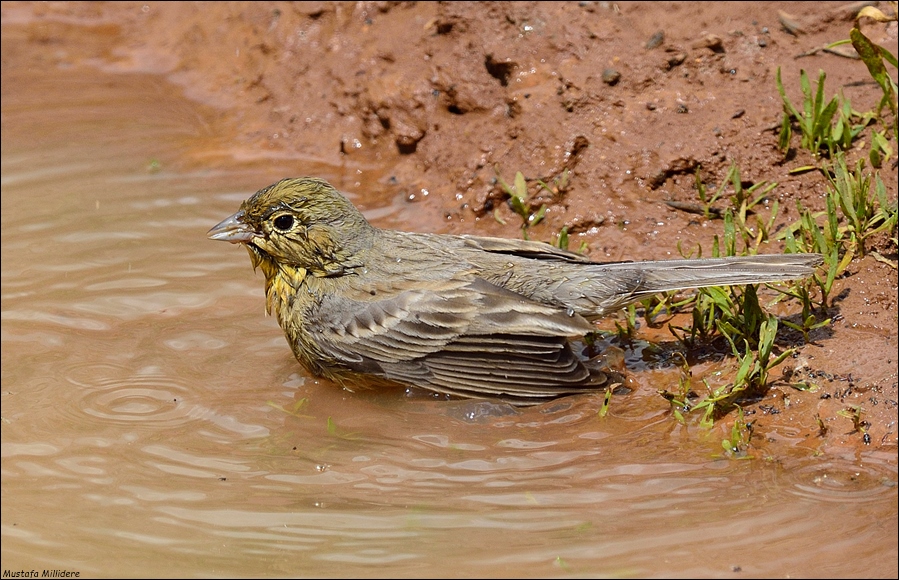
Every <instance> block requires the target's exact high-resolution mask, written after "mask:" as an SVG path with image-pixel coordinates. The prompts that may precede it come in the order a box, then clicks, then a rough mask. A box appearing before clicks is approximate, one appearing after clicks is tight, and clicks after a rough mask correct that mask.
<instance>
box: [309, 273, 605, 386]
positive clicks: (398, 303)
mask: <svg viewBox="0 0 899 580" xmlns="http://www.w3.org/2000/svg"><path fill="white" fill-rule="evenodd" d="M361 298H362V297H361V296H360V299H359V300H354V299H348V298H346V297H345V296H344V297H337V296H335V295H332V296H331V297H329V298H326V300H330V302H331V303H330V304H324V305H323V308H322V309H321V310H320V312H327V313H329V315H328V317H327V318H324V317H322V316H321V315H319V316H318V317H317V320H315V321H314V324H313V332H315V333H317V335H318V337H317V338H318V339H319V341H318V346H319V348H320V349H321V350H322V352H323V353H324V354H325V355H326V356H328V357H330V358H332V359H333V360H334V361H336V362H337V363H338V364H339V365H341V366H343V367H345V368H347V369H349V370H350V371H354V372H358V373H370V374H374V375H377V376H380V377H383V378H386V379H388V380H391V381H397V382H401V383H406V384H412V385H418V386H421V387H424V388H429V389H431V390H434V391H439V392H445V393H450V394H456V395H461V396H468V397H471V396H478V395H492V396H500V397H506V398H507V399H510V400H513V399H522V400H523V401H525V402H526V401H529V400H534V399H536V400H539V399H541V398H546V397H557V396H559V395H560V394H563V393H565V392H577V391H578V390H582V389H583V388H584V387H585V386H586V385H588V384H589V383H590V380H591V375H590V371H589V370H588V369H587V368H586V367H585V366H584V365H583V364H582V362H581V361H580V360H579V359H578V357H577V356H576V355H575V354H574V352H573V351H572V350H571V347H570V345H569V344H568V339H569V338H570V337H575V336H582V335H584V334H585V333H587V332H590V331H591V330H592V329H593V326H592V325H590V323H588V322H587V321H586V320H584V319H583V318H581V317H580V316H577V315H575V314H570V313H568V312H566V311H564V310H562V309H557V308H553V307H550V306H545V305H542V304H539V303H537V302H534V301H531V300H528V299H526V298H524V297H522V296H520V295H518V294H515V293H514V292H510V291H508V290H505V289H502V288H499V287H497V286H495V285H493V284H490V283H488V282H486V281H484V280H481V279H475V280H473V281H472V280H462V279H451V280H448V281H445V282H441V283H440V287H439V288H437V287H435V286H434V283H433V282H432V283H430V284H429V285H428V286H422V287H411V288H406V289H403V290H401V291H399V292H396V293H394V294H392V295H389V296H381V295H380V294H378V299H376V300H369V299H361ZM518 402H522V401H518Z"/></svg>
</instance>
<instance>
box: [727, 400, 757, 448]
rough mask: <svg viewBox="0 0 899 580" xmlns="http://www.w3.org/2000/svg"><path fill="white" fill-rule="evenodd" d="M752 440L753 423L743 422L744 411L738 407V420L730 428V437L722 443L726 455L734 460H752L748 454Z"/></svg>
mask: <svg viewBox="0 0 899 580" xmlns="http://www.w3.org/2000/svg"><path fill="white" fill-rule="evenodd" d="M751 439H752V423H751V422H749V423H747V422H746V421H744V420H743V409H741V408H740V407H737V418H736V419H734V424H733V425H732V426H731V428H730V437H728V438H726V439H723V440H722V441H721V446H722V447H723V448H724V454H725V455H727V456H728V457H731V458H733V459H750V458H751V457H750V455H749V454H748V453H747V448H748V447H749V441H750V440H751Z"/></svg>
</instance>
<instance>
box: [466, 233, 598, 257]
mask: <svg viewBox="0 0 899 580" xmlns="http://www.w3.org/2000/svg"><path fill="white" fill-rule="evenodd" d="M458 237H459V238H461V239H463V240H464V242H463V243H464V244H465V246H466V247H469V248H474V249H477V250H484V251H485V252H490V253H492V254H510V255H514V256H521V257H522V258H532V259H536V260H555V261H563V262H579V263H589V262H590V258H588V257H587V256H582V255H581V254H575V253H574V252H569V251H568V250H563V249H561V248H557V247H555V246H551V245H549V244H547V243H545V242H532V241H528V240H512V239H506V238H491V237H486V236H467V235H465V236H458Z"/></svg>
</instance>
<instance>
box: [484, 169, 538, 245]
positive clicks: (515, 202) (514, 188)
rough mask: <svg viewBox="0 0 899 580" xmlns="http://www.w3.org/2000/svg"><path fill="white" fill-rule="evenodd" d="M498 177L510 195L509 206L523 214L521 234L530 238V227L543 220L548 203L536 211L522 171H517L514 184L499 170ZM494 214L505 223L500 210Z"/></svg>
mask: <svg viewBox="0 0 899 580" xmlns="http://www.w3.org/2000/svg"><path fill="white" fill-rule="evenodd" d="M496 178H497V180H499V183H500V185H501V186H502V188H503V190H504V191H505V192H506V193H507V194H508V195H509V207H511V208H512V211H514V212H515V213H517V214H518V215H519V216H521V219H522V225H521V235H522V236H523V237H524V239H528V228H529V227H531V226H534V225H537V224H538V223H540V221H541V220H543V217H544V216H545V215H546V204H545V203H544V204H541V205H540V208H539V209H537V210H536V211H535V210H534V209H533V207H532V205H531V203H530V195H529V194H528V184H527V181H526V180H525V178H524V174H523V173H521V172H520V171H518V172H517V173H515V180H514V181H513V185H509V184H508V183H506V181H505V180H504V179H503V178H502V177H501V176H500V175H499V172H497V174H496ZM493 215H494V217H495V218H496V221H498V222H500V223H505V222H504V221H503V219H502V218H501V217H500V216H499V213H498V210H497V211H494V213H493Z"/></svg>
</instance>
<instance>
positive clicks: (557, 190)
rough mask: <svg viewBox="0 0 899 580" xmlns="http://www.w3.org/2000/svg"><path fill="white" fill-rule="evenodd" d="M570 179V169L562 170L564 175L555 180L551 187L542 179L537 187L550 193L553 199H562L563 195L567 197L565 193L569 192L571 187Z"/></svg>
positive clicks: (538, 181)
mask: <svg viewBox="0 0 899 580" xmlns="http://www.w3.org/2000/svg"><path fill="white" fill-rule="evenodd" d="M570 177H571V172H570V171H568V168H567V167H566V168H565V169H563V170H562V173H560V174H559V175H558V176H557V177H555V178H553V180H552V185H551V186H550V185H547V184H546V183H545V182H543V181H542V180H540V179H538V180H537V185H539V186H540V187H542V188H543V189H545V190H546V191H548V192H549V193H550V195H552V196H553V197H560V196H562V195H565V193H566V192H567V191H568V187H569V185H570V183H569V181H570Z"/></svg>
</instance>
